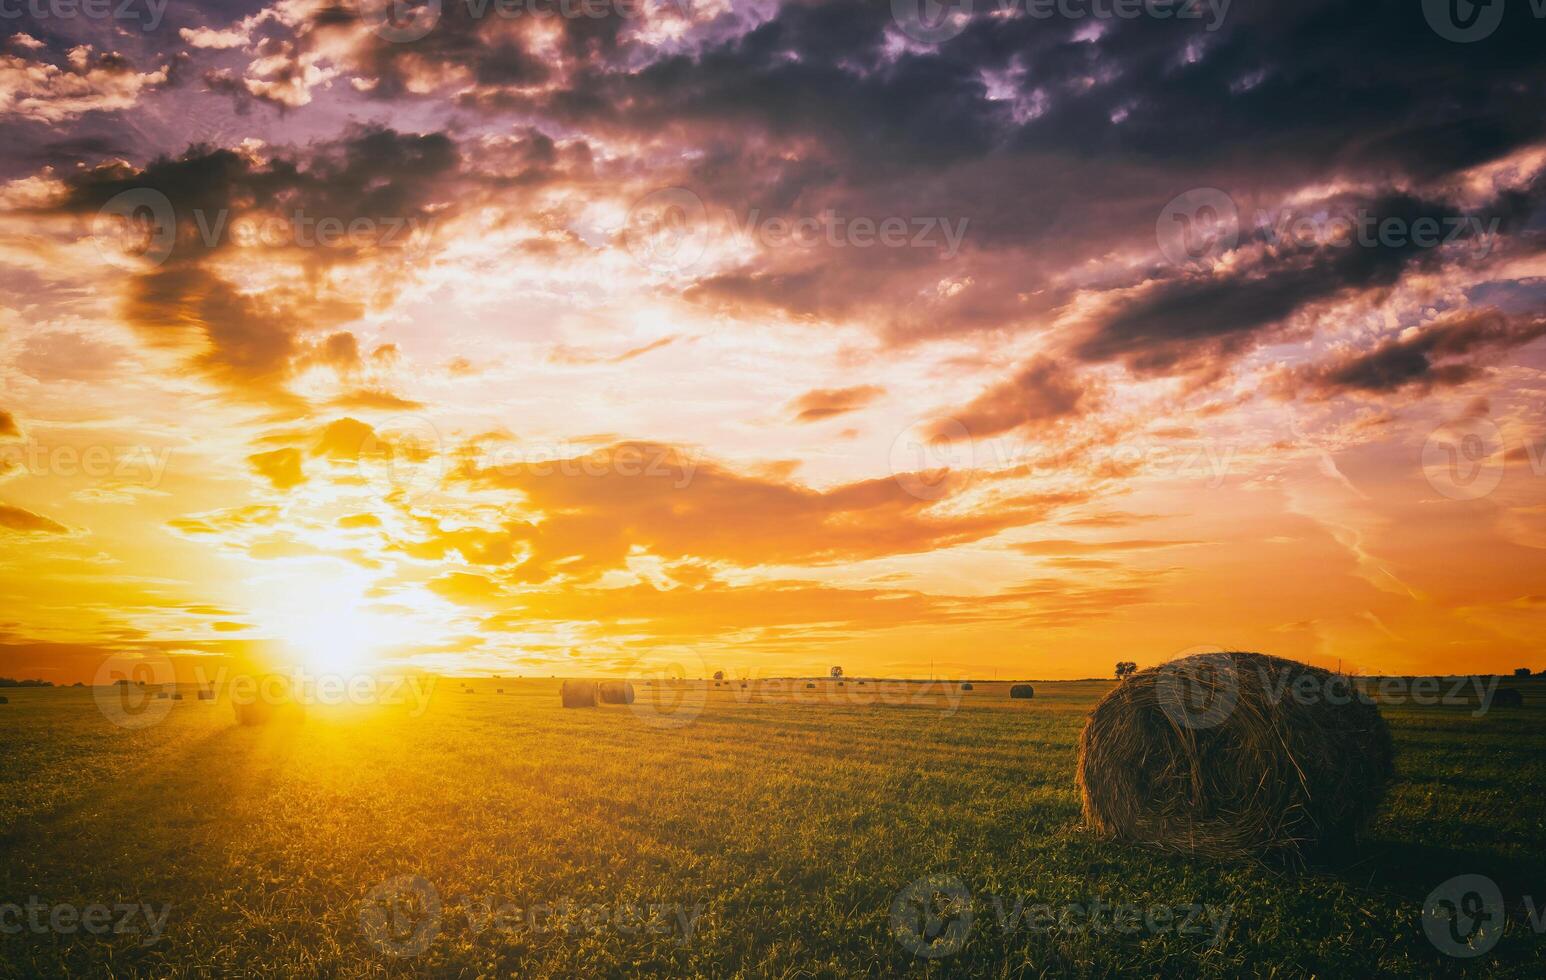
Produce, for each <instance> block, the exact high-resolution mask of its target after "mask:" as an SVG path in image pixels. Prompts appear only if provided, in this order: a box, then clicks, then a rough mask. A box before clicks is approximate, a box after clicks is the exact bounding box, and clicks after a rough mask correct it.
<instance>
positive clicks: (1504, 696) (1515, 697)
mask: <svg viewBox="0 0 1546 980" xmlns="http://www.w3.org/2000/svg"><path fill="white" fill-rule="evenodd" d="M1492 706H1493V707H1494V708H1523V707H1524V706H1525V696H1524V695H1523V694H1520V693H1519V688H1517V687H1500V688H1498V689H1497V690H1496V691H1494V692H1493V693H1492Z"/></svg>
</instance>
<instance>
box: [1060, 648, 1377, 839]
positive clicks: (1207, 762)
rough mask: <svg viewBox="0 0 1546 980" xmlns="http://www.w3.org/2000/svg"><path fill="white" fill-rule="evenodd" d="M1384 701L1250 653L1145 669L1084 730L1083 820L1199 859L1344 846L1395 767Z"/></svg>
mask: <svg viewBox="0 0 1546 980" xmlns="http://www.w3.org/2000/svg"><path fill="white" fill-rule="evenodd" d="M1393 759H1394V750H1393V748H1392V745H1391V740H1390V732H1389V730H1388V729H1387V728H1386V727H1385V722H1384V719H1382V718H1381V717H1380V713H1379V709H1378V708H1376V707H1375V706H1374V705H1373V704H1370V703H1368V702H1367V701H1365V700H1364V699H1361V698H1359V697H1357V696H1356V694H1355V690H1354V688H1353V686H1352V682H1351V681H1350V680H1349V679H1348V678H1346V677H1343V676H1341V675H1333V674H1331V673H1330V672H1329V671H1325V670H1321V669H1320V668H1318V667H1311V666H1308V665H1306V664H1301V663H1297V662H1295V661H1292V660H1284V659H1281V658H1278V657H1268V656H1264V655H1262V654H1257V653H1217V654H1200V655H1197V656H1192V657H1186V658H1183V659H1181V660H1175V661H1172V662H1170V663H1168V664H1164V665H1161V666H1159V667H1153V668H1150V669H1148V670H1144V671H1140V672H1138V673H1135V674H1133V675H1131V676H1130V677H1129V678H1128V679H1127V680H1126V681H1125V682H1123V683H1122V684H1119V685H1117V686H1116V687H1115V688H1113V689H1112V690H1111V691H1110V693H1108V694H1107V695H1106V696H1105V698H1103V699H1102V700H1101V702H1100V703H1099V704H1097V705H1096V706H1095V709H1094V710H1093V711H1091V712H1090V716H1089V719H1088V721H1087V722H1086V723H1085V727H1084V732H1083V734H1081V735H1080V737H1079V762H1078V780H1079V786H1080V790H1081V793H1082V795H1083V800H1084V819H1085V823H1086V824H1087V825H1088V826H1090V827H1091V828H1093V829H1094V830H1096V831H1097V832H1098V833H1100V834H1102V835H1105V836H1108V837H1112V838H1116V839H1118V840H1126V841H1133V842H1137V843H1142V844H1148V845H1151V846H1154V847H1157V848H1160V849H1162V850H1166V851H1172V852H1177V853H1182V854H1191V855H1200V856H1204V857H1214V858H1224V859H1239V858H1251V857H1287V858H1305V857H1314V856H1318V855H1320V854H1323V853H1324V852H1327V851H1331V850H1334V849H1335V848H1337V847H1339V846H1341V845H1345V844H1347V843H1350V842H1351V841H1352V840H1353V839H1354V838H1355V836H1356V835H1357V833H1358V832H1359V831H1360V830H1361V829H1362V828H1363V826H1364V825H1365V824H1366V823H1367V821H1368V819H1369V818H1370V817H1371V816H1372V815H1373V813H1374V811H1375V809H1376V808H1377V807H1378V805H1379V802H1380V799H1381V798H1382V797H1383V796H1384V792H1385V787H1386V784H1387V783H1388V782H1389V780H1390V778H1391V776H1392V774H1393V772H1394V765H1393Z"/></svg>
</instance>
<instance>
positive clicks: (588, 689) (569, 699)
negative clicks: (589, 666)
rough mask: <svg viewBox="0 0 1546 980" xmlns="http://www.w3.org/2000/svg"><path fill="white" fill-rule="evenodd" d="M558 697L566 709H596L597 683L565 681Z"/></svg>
mask: <svg viewBox="0 0 1546 980" xmlns="http://www.w3.org/2000/svg"><path fill="white" fill-rule="evenodd" d="M558 696H559V699H560V700H561V701H563V704H564V707H566V708H594V707H595V706H596V698H597V696H598V693H597V691H596V682H595V681H575V680H568V681H564V683H563V686H562V687H560V688H559V689H558Z"/></svg>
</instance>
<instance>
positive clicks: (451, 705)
mask: <svg viewBox="0 0 1546 980" xmlns="http://www.w3.org/2000/svg"><path fill="white" fill-rule="evenodd" d="M557 683H558V682H557V681H548V680H543V681H522V682H514V681H508V680H506V681H492V680H478V681H474V682H472V687H473V689H474V690H475V692H476V693H473V694H468V693H464V692H463V690H462V687H463V683H462V682H461V681H455V680H451V679H440V680H439V681H438V682H437V683H436V686H435V687H434V689H433V693H432V696H431V697H430V699H429V701H428V703H427V707H426V709H425V710H423V711H422V712H416V711H414V710H412V709H410V708H408V707H406V706H394V707H374V708H336V709H324V710H314V711H312V713H311V715H310V717H309V718H308V719H307V720H306V722H305V723H304V724H302V725H299V726H275V727H267V728H262V727H260V728H239V727H236V726H234V725H233V722H232V712H231V710H230V706H229V705H228V704H227V703H226V702H225V700H224V698H223V697H222V699H221V700H220V701H218V702H213V703H211V702H199V701H196V700H194V699H193V696H192V694H191V693H190V694H189V696H188V699H187V700H184V701H179V702H175V703H174V706H172V707H171V710H170V712H169V714H168V715H167V716H166V717H165V719H164V720H162V721H161V722H160V723H158V724H155V725H152V726H149V727H146V728H143V729H139V730H130V729H126V728H122V727H118V726H115V725H114V724H111V723H110V722H109V721H108V720H107V718H106V717H105V716H104V714H103V713H102V712H101V711H99V710H98V707H97V703H96V700H95V698H94V695H93V692H92V691H91V690H89V689H74V690H22V691H9V692H7V694H8V696H9V697H10V703H9V704H8V705H3V706H0V738H3V744H4V747H5V755H4V759H5V761H4V766H3V768H0V784H3V789H0V842H3V843H0V854H3V855H4V863H3V866H0V905H3V904H4V903H13V904H14V905H16V906H19V907H21V908H22V913H21V914H23V915H25V914H27V913H26V907H27V905H28V904H29V903H31V904H32V905H33V906H34V907H35V908H34V916H35V918H37V919H38V920H39V921H43V922H44V924H45V926H46V928H44V929H34V928H32V927H31V926H27V925H25V924H23V925H22V928H21V929H20V930H16V929H14V928H8V929H7V932H6V934H3V935H0V972H3V973H4V974H5V975H16V976H38V975H59V974H66V975H84V974H94V975H100V974H103V973H111V974H113V975H147V976H152V975H153V976H167V975H185V974H210V973H216V974H220V973H229V972H232V971H238V970H239V971H240V972H242V973H244V974H248V975H253V974H271V975H317V974H327V975H337V974H343V975H374V974H397V973H426V972H427V973H434V974H439V975H469V976H470V975H500V976H508V975H517V976H544V975H568V976H590V975H614V976H615V975H639V974H670V975H702V976H716V977H718V976H739V975H744V976H758V977H795V976H848V975H856V974H870V975H894V974H900V973H909V972H911V973H918V974H932V975H974V976H1041V975H1049V976H1062V975H1095V976H1100V975H1117V974H1133V975H1153V974H1156V973H1163V974H1166V975H1204V976H1235V975H1241V974H1254V975H1267V976H1304V975H1323V976H1325V975H1331V976H1361V975H1392V976H1428V975H1434V974H1449V973H1453V974H1457V975H1459V974H1469V975H1477V976H1534V977H1539V976H1542V975H1546V939H1543V937H1542V935H1541V934H1540V932H1539V931H1538V929H1536V928H1534V927H1533V923H1532V911H1534V914H1536V915H1538V914H1539V911H1538V909H1537V905H1538V904H1539V903H1543V902H1546V808H1543V806H1542V801H1543V800H1546V752H1543V749H1546V740H1543V738H1542V728H1543V725H1542V722H1543V720H1546V690H1542V689H1541V687H1539V686H1536V685H1535V683H1534V682H1526V683H1525V684H1524V685H1522V686H1523V687H1524V688H1525V690H1526V697H1527V699H1528V701H1527V705H1526V707H1525V708H1523V709H1507V710H1503V709H1499V710H1493V711H1491V712H1488V713H1486V714H1484V715H1482V716H1480V717H1477V716H1476V715H1475V714H1474V713H1473V711H1472V709H1470V708H1467V707H1456V706H1448V707H1445V706H1434V707H1413V706H1388V707H1386V708H1385V709H1384V713H1385V716H1386V718H1387V719H1388V720H1389V722H1390V724H1391V726H1392V729H1393V731H1394V735H1395V739H1396V742H1397V746H1398V751H1399V753H1400V758H1399V771H1400V775H1399V782H1398V784H1397V785H1396V786H1395V788H1394V790H1393V792H1392V793H1391V794H1390V796H1389V797H1388V798H1387V801H1386V804H1385V806H1384V807H1383V808H1382V810H1381V812H1380V816H1379V818H1378V819H1377V821H1376V823H1375V825H1374V827H1373V828H1372V832H1371V835H1370V840H1369V841H1368V842H1367V844H1366V846H1365V847H1364V849H1363V850H1362V852H1361V853H1360V854H1358V855H1357V856H1356V858H1354V859H1352V860H1350V861H1349V862H1348V863H1347V864H1345V865H1343V866H1338V867H1335V868H1328V869H1318V870H1312V871H1309V872H1305V873H1289V872H1285V871H1281V870H1275V869H1273V868H1269V867H1263V866H1256V865H1244V866H1242V865H1221V864H1210V863H1206V862H1199V861H1192V860H1185V859H1180V858H1172V857H1163V856H1158V855H1155V854H1151V853H1148V852H1146V851H1144V850H1141V849H1138V848H1134V847H1128V846H1120V845H1113V844H1109V843H1105V842H1102V841H1100V840H1097V839H1095V838H1094V837H1092V836H1091V835H1090V834H1088V833H1087V832H1086V831H1084V830H1082V829H1081V828H1080V826H1079V801H1078V793H1077V789H1076V787H1075V785H1074V759H1075V752H1076V741H1077V736H1078V733H1079V730H1080V727H1081V725H1082V722H1083V717H1084V713H1085V712H1086V711H1087V710H1088V708H1089V707H1090V706H1091V705H1092V704H1093V703H1094V701H1095V699H1097V698H1098V697H1099V696H1100V694H1101V693H1102V691H1104V690H1105V689H1106V687H1107V685H1106V684H1105V683H1104V682H1078V683H1039V684H1037V696H1036V698H1035V700H1034V701H1030V702H1021V701H1013V702H1012V701H1010V700H1009V699H1008V698H1007V694H1006V688H1005V685H1001V684H991V683H979V684H977V685H976V690H974V691H972V692H969V693H965V694H959V693H952V694H951V695H950V696H949V697H946V696H944V695H942V694H941V693H940V689H939V688H935V689H933V690H931V691H924V690H922V689H921V688H919V687H914V688H906V689H901V688H898V689H892V691H891V693H889V694H888V693H886V692H885V691H879V690H877V689H876V688H875V687H874V686H870V687H868V688H867V689H866V688H860V687H858V686H857V685H855V684H853V683H852V682H850V684H849V686H847V687H845V688H843V689H841V690H838V689H834V688H830V687H828V686H827V684H826V683H825V682H822V684H821V685H820V687H818V688H817V689H816V690H814V691H807V690H805V688H804V684H803V683H801V684H799V685H797V686H796V687H795V688H794V689H793V691H785V692H783V693H776V694H767V695H753V693H752V691H751V689H748V690H747V691H742V690H741V689H740V688H739V687H737V686H731V687H727V688H718V689H716V688H708V689H704V688H701V687H698V688H694V689H693V691H692V692H691V693H690V694H689V695H688V701H689V708H688V710H686V711H679V712H677V713H676V714H673V715H665V714H661V713H658V712H657V711H656V710H654V709H653V707H652V706H651V705H650V704H649V703H648V702H649V699H648V696H647V695H644V696H642V697H641V703H640V704H638V705H635V706H633V707H632V708H630V707H620V706H610V707H605V708H599V709H595V710H571V711H565V710H562V709H560V708H559V706H558V697H557V694H556V687H557ZM498 687H503V688H504V689H505V693H504V694H498V693H495V692H496V688H498ZM643 694H644V692H641V695H643ZM957 699H958V701H959V703H958V704H956V705H954V706H952V704H951V702H952V701H955V700H957ZM700 702H701V703H700ZM1462 874H1476V875H1484V876H1487V877H1488V878H1490V879H1491V880H1492V881H1493V882H1495V883H1496V884H1497V886H1498V888H1499V891H1500V893H1501V894H1502V896H1503V898H1504V901H1505V903H1506V905H1507V909H1508V912H1507V925H1506V930H1505V932H1504V934H1503V935H1502V938H1501V940H1500V941H1499V942H1498V943H1497V944H1496V946H1495V947H1493V948H1492V949H1490V950H1489V951H1488V952H1487V953H1486V954H1484V955H1482V956H1479V957H1476V958H1474V959H1464V958H1458V957H1454V956H1448V955H1445V954H1444V953H1442V952H1440V950H1439V948H1438V946H1437V945H1436V944H1435V943H1434V942H1432V941H1430V939H1429V938H1428V935H1427V934H1426V932H1425V930H1424V927H1423V908H1424V904H1425V900H1426V899H1427V898H1428V896H1429V895H1430V893H1431V892H1432V891H1433V890H1434V889H1435V888H1436V887H1437V886H1439V885H1441V884H1442V883H1443V882H1445V881H1446V880H1448V879H1451V878H1453V877H1454V876H1457V875H1462ZM920 879H922V881H923V883H922V884H921V885H914V884H913V883H915V882H919V881H920ZM909 886H912V890H911V891H906V892H905V894H903V896H902V899H901V900H900V901H898V895H899V893H904V890H907V889H909ZM941 887H943V888H944V889H945V890H946V891H949V892H950V893H951V894H953V895H955V902H954V904H953V905H951V906H949V907H946V908H943V909H942V916H943V919H942V921H941V922H937V923H933V925H934V926H936V927H938V929H936V930H935V931H936V932H937V935H936V936H934V937H933V938H935V939H936V940H943V941H944V942H943V944H941V943H938V942H936V944H935V945H932V946H928V947H925V948H923V949H922V951H923V952H926V953H940V954H941V955H937V956H933V957H930V956H918V955H915V951H917V944H916V943H914V942H913V939H914V938H915V937H916V936H917V932H918V930H917V929H916V928H915V925H917V924H918V923H923V924H924V925H923V928H924V929H925V930H926V931H927V930H928V920H927V919H920V918H918V916H917V914H915V913H914V912H911V911H909V909H913V908H914V907H915V906H914V905H913V904H912V902H911V899H912V897H914V896H923V897H925V899H926V898H927V896H926V895H925V893H932V892H933V891H935V890H937V889H938V888H941ZM1097 901H1098V902H1100V903H1101V908H1108V909H1109V908H1111V907H1118V908H1119V909H1120V911H1111V912H1110V913H1109V914H1108V913H1106V912H1101V911H1099V909H1097V911H1096V912H1095V913H1093V914H1092V912H1091V906H1092V904H1093V903H1095V902H1097ZM437 902H438V912H437V911H436V908H435V905H436V903H437ZM1070 903H1077V904H1078V906H1079V908H1080V911H1077V912H1072V913H1070V912H1068V911H1067V906H1069V905H1070ZM94 905H98V906H107V907H108V908H109V910H110V915H111V918H112V922H113V925H112V926H111V927H110V928H108V927H104V926H102V921H103V920H102V913H100V912H90V907H91V906H94ZM1042 905H1045V906H1049V907H1050V911H1048V912H1047V913H1046V914H1045V915H1043V914H1041V913H1037V912H1034V911H1033V910H1035V909H1036V908H1037V907H1038V906H1042ZM119 906H126V907H127V906H133V907H134V908H135V911H134V912H133V913H132V914H131V913H130V912H129V911H128V909H127V908H119ZM147 906H148V910H147ZM1195 906H1201V907H1204V908H1203V909H1202V910H1201V911H1198V912H1196V913H1195V914H1194V913H1193V909H1192V907H1195ZM932 907H934V908H939V906H938V904H937V903H936V904H935V905H934V906H932ZM1017 907H1018V908H1019V910H1020V911H1021V912H1023V913H1025V915H1024V916H1021V917H1016V909H1017ZM61 908H66V909H68V910H69V911H65V912H63V913H58V914H56V912H57V910H59V909H61ZM72 912H73V913H74V916H79V915H85V914H89V915H93V916H95V919H94V923H95V926H94V931H88V930H87V929H86V928H85V927H84V925H83V924H75V925H74V927H73V928H71V927H70V925H71V923H72V922H73V916H72V914H71V913H72ZM50 916H53V917H54V918H55V919H56V920H57V922H56V923H54V924H50V923H49V922H48V920H49V918H50ZM61 916H62V917H61ZM1059 917H1061V920H1062V921H1061V922H1059ZM1188 920H1191V921H1190V923H1189V924H1187V922H1188ZM18 922H19V919H18V917H17V916H15V915H13V916H12V918H11V919H9V920H7V919H5V918H4V917H3V916H0V927H8V926H11V927H14V926H15V925H16V924H17V923H18ZM1183 924H1185V928H1182V926H1183ZM119 927H122V928H124V929H129V928H134V929H137V930H138V932H137V933H129V932H123V933H118V932H115V931H114V930H116V929H117V928H119Z"/></svg>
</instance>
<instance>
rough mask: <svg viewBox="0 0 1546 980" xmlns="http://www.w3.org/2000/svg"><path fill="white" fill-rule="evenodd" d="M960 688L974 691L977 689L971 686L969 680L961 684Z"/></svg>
mask: <svg viewBox="0 0 1546 980" xmlns="http://www.w3.org/2000/svg"><path fill="white" fill-rule="evenodd" d="M961 690H963V691H975V690H977V689H976V688H975V687H973V686H972V683H971V681H967V682H966V683H965V684H962V685H961Z"/></svg>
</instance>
